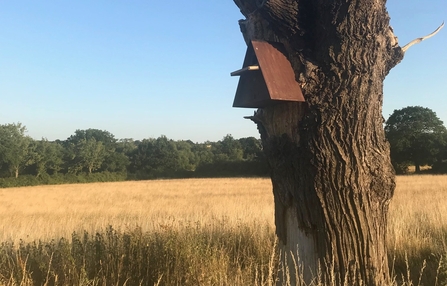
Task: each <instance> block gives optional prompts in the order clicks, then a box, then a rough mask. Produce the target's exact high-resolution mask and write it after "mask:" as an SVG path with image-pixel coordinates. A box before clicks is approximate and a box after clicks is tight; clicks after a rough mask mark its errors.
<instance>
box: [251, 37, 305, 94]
mask: <svg viewBox="0 0 447 286" xmlns="http://www.w3.org/2000/svg"><path fill="white" fill-rule="evenodd" d="M252 46H253V50H254V52H255V54H256V58H257V60H258V63H259V66H260V68H261V71H262V75H263V76H264V80H265V83H266V86H267V89H268V92H269V94H270V98H271V99H272V100H285V101H303V102H304V101H305V100H304V96H303V93H302V91H301V87H300V85H299V84H298V82H297V81H296V80H295V72H294V71H293V68H292V65H291V64H290V62H289V60H288V59H287V57H286V56H285V55H284V54H283V53H282V52H281V50H282V47H281V45H280V44H277V43H273V44H272V43H269V42H261V41H252Z"/></svg>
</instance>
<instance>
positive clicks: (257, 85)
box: [233, 45, 271, 108]
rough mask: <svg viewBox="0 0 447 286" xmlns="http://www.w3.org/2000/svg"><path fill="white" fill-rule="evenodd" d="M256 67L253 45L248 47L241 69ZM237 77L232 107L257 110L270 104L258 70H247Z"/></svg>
mask: <svg viewBox="0 0 447 286" xmlns="http://www.w3.org/2000/svg"><path fill="white" fill-rule="evenodd" d="M258 65H259V63H258V59H257V58H256V54H255V51H254V49H253V45H249V46H248V47H247V52H246V54H245V58H244V63H243V66H242V68H246V67H248V66H258ZM238 75H239V76H240V78H239V83H238V86H237V90H236V95H235V97H234V102H233V107H246V108H259V107H265V106H266V105H267V104H268V103H269V102H271V100H270V95H269V91H268V89H267V85H266V84H265V80H264V77H263V75H262V72H261V71H260V70H249V71H245V72H242V73H240V74H238Z"/></svg>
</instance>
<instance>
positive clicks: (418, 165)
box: [415, 163, 421, 174]
mask: <svg viewBox="0 0 447 286" xmlns="http://www.w3.org/2000/svg"><path fill="white" fill-rule="evenodd" d="M420 172H421V165H420V164H419V163H416V164H415V173H416V174H419V173H420Z"/></svg>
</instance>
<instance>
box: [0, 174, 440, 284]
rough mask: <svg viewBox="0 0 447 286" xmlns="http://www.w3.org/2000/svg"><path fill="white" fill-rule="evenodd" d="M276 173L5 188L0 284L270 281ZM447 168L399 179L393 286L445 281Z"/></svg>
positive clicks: (392, 220)
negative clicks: (438, 172) (443, 173)
mask: <svg viewBox="0 0 447 286" xmlns="http://www.w3.org/2000/svg"><path fill="white" fill-rule="evenodd" d="M271 188H272V186H271V182H270V180H269V179H240V178H237V179H233V178H231V179H185V180H156V181H136V182H114V183H92V184H77V185H55V186H38V187H24V188H8V189H0V243H1V247H0V251H1V252H0V284H1V285H274V284H275V282H274V281H275V279H276V274H277V269H278V265H277V260H276V257H277V249H276V247H275V243H276V242H275V234H274V222H273V218H274V213H273V197H272V192H271ZM446 243H447V176H430V175H424V176H416V175H414V176H401V177H398V178H397V189H396V192H395V195H394V198H393V200H392V203H391V205H390V216H389V231H388V247H389V259H390V266H391V268H392V269H391V272H392V274H393V277H394V282H393V285H447V284H446V283H447V277H446V275H447V267H446V258H445V256H446V255H447V245H446Z"/></svg>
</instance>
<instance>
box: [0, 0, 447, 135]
mask: <svg viewBox="0 0 447 286" xmlns="http://www.w3.org/2000/svg"><path fill="white" fill-rule="evenodd" d="M387 7H388V10H389V13H390V16H391V25H392V27H393V28H394V32H395V34H396V35H397V36H398V38H399V43H400V45H401V46H403V45H405V44H406V43H408V42H409V41H411V40H413V39H414V38H417V37H421V36H423V35H426V34H428V33H430V32H432V31H433V30H434V29H435V28H436V27H438V26H439V25H440V24H441V23H442V21H444V20H447V1H445V0H432V1H424V0H410V1H403V0H389V1H388V4H387ZM242 17H243V16H242V15H241V14H240V12H239V10H238V8H237V7H236V5H235V4H234V3H233V1H231V0H226V1H203V0H190V1H185V0H183V1H180V0H172V1H154V0H145V1H136V0H126V1H118V0H108V1H105V0H95V1H92V0H89V1H87V0H76V1H47V0H39V1H22V0H14V1H13V0H0V107H1V113H0V124H5V123H13V122H22V123H23V124H24V125H26V126H27V129H28V134H29V135H30V136H31V137H33V138H35V139H40V138H42V137H45V138H48V139H49V140H54V139H61V140H64V139H66V138H67V137H69V136H70V135H72V134H73V133H74V131H75V130H76V129H87V128H97V129H102V130H107V131H109V132H111V133H112V134H114V135H115V137H116V138H118V139H121V138H134V139H143V138H150V137H158V136H160V135H166V136H167V137H168V138H172V139H176V140H180V139H191V140H193V141H194V142H203V141H206V140H211V141H217V140H220V139H222V138H223V137H224V136H225V135H226V134H232V135H233V136H234V137H236V138H240V137H247V136H255V137H258V133H257V130H256V126H255V125H254V124H253V123H252V122H250V121H248V120H245V119H243V116H245V115H251V114H252V113H253V109H237V108H232V107H231V106H232V102H233V98H234V93H235V90H236V86H237V82H238V78H237V77H230V75H229V74H230V72H232V71H234V70H237V69H239V68H240V67H241V65H242V60H243V58H244V55H245V49H246V47H245V43H244V41H243V39H242V36H241V34H240V32H239V26H238V20H239V19H241V18H242ZM446 47H447V28H445V29H444V30H442V31H441V32H440V33H439V34H438V35H436V37H434V38H431V39H429V40H427V41H424V42H422V43H420V44H418V45H416V46H413V47H412V48H410V50H409V51H408V52H407V53H406V56H405V59H404V61H403V62H402V63H401V64H400V65H398V66H397V67H395V68H394V69H393V70H392V71H391V73H390V74H389V76H388V77H387V79H386V80H385V88H384V112H383V113H384V117H385V118H388V117H389V115H390V114H391V113H392V112H393V110H394V109H400V108H403V107H406V106H410V105H421V106H424V107H428V108H431V109H432V110H434V111H435V112H436V113H437V115H438V116H439V117H440V118H441V120H443V121H444V123H447V53H446Z"/></svg>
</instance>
